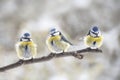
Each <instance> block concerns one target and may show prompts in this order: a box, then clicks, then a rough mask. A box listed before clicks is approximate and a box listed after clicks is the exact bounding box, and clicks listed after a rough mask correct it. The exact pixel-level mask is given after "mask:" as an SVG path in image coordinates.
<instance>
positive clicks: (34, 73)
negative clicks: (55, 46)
mask: <svg viewBox="0 0 120 80" xmlns="http://www.w3.org/2000/svg"><path fill="white" fill-rule="evenodd" d="M93 25H97V26H99V27H100V29H101V31H102V34H103V36H104V43H103V45H102V47H101V49H102V50H103V53H93V54H92V53H85V54H84V59H82V60H78V59H76V58H74V57H66V58H58V59H52V60H50V61H48V62H42V63H35V64H30V65H23V66H20V67H18V68H14V69H11V70H8V71H5V72H3V73H0V80H120V32H119V31H120V0H0V67H2V66H5V65H7V64H11V63H14V62H16V61H17V60H18V57H17V55H16V52H15V43H16V42H17V41H18V39H19V36H20V35H21V33H23V32H26V31H29V32H30V33H31V34H32V38H33V40H34V42H35V43H36V44H37V45H38V55H37V57H41V56H45V55H48V54H49V53H50V51H49V50H48V48H47V47H46V44H45V39H46V37H47V35H48V31H49V29H50V28H51V27H57V28H58V29H59V30H61V31H62V32H63V33H64V34H65V36H66V37H67V38H68V39H69V40H70V41H71V42H72V43H74V44H76V48H71V50H76V49H81V48H84V47H85V45H84V43H83V41H82V40H80V38H82V37H84V36H85V35H86V33H87V32H88V30H89V28H90V27H91V26H93Z"/></svg>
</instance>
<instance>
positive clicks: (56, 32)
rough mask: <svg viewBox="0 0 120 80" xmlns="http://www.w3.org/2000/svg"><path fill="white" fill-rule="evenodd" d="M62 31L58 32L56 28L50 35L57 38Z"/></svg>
mask: <svg viewBox="0 0 120 80" xmlns="http://www.w3.org/2000/svg"><path fill="white" fill-rule="evenodd" d="M60 33H61V32H60V31H58V30H57V29H56V28H52V29H51V30H50V35H51V36H57V35H60Z"/></svg>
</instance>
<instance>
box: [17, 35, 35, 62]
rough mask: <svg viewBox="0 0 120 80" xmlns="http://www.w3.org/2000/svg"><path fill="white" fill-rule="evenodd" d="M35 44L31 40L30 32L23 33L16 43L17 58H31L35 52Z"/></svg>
mask: <svg viewBox="0 0 120 80" xmlns="http://www.w3.org/2000/svg"><path fill="white" fill-rule="evenodd" d="M36 47H37V46H36V44H35V43H34V42H33V41H32V39H31V35H30V33H24V34H23V35H22V36H21V37H20V40H19V42H17V44H16V52H17V55H18V57H19V59H21V60H24V59H33V58H34V57H35V56H36V54H37V48H36Z"/></svg>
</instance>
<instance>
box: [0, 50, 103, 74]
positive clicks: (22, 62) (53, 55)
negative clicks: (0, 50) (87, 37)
mask: <svg viewBox="0 0 120 80" xmlns="http://www.w3.org/2000/svg"><path fill="white" fill-rule="evenodd" d="M86 52H101V53H102V50H100V49H90V48H85V49H81V50H77V51H71V52H62V53H50V54H49V55H47V56H43V57H40V58H34V59H30V60H18V61H17V62H15V63H12V64H9V65H6V66H3V67H0V72H4V71H7V70H9V69H13V68H16V67H19V66H21V65H26V64H32V63H37V62H44V61H49V60H51V59H53V58H59V57H67V56H73V57H75V58H78V59H82V58H83V54H81V53H86Z"/></svg>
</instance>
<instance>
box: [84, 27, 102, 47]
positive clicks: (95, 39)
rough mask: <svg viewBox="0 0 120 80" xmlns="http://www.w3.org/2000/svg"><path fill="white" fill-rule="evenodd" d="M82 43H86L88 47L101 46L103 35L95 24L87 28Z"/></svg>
mask: <svg viewBox="0 0 120 80" xmlns="http://www.w3.org/2000/svg"><path fill="white" fill-rule="evenodd" d="M84 43H85V44H86V46H87V47H90V48H99V47H101V45H102V43H103V36H102V34H101V31H100V30H99V28H98V27H97V26H93V27H92V28H91V29H90V30H89V32H88V34H87V36H86V37H85V38H84Z"/></svg>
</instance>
